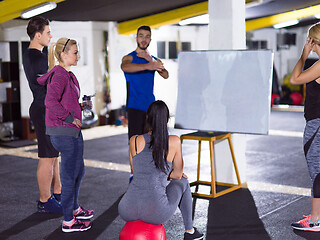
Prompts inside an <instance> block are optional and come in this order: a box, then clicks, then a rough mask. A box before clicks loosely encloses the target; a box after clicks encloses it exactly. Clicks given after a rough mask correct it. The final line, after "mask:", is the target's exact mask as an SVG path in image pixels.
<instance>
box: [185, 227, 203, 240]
mask: <svg viewBox="0 0 320 240" xmlns="http://www.w3.org/2000/svg"><path fill="white" fill-rule="evenodd" d="M203 238H204V235H203V234H202V233H199V232H198V230H197V228H195V227H194V233H193V234H190V233H187V232H185V233H184V238H183V239H184V240H191V239H196V240H200V239H203Z"/></svg>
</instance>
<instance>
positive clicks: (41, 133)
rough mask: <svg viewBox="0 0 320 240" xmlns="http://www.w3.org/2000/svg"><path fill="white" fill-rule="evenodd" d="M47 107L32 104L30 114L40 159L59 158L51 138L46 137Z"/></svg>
mask: <svg viewBox="0 0 320 240" xmlns="http://www.w3.org/2000/svg"><path fill="white" fill-rule="evenodd" d="M45 110H46V109H45V107H43V106H39V105H36V104H31V106H30V109H29V114H30V118H31V121H32V122H33V125H34V128H35V130H36V134H37V140H38V157H39V158H54V157H58V156H59V152H58V151H57V150H56V149H55V148H54V147H53V146H52V143H51V140H50V137H49V136H48V135H46V125H45Z"/></svg>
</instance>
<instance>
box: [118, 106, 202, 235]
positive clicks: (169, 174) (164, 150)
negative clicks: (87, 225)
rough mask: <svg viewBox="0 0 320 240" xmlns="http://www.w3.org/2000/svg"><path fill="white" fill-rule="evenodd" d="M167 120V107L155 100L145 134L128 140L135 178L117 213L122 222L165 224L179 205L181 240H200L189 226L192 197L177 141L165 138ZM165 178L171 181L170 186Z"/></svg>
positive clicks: (176, 137) (150, 110)
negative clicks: (182, 237) (182, 239)
mask: <svg viewBox="0 0 320 240" xmlns="http://www.w3.org/2000/svg"><path fill="white" fill-rule="evenodd" d="M168 120H169V109H168V107H167V105H166V104H165V103H164V102H163V101H155V102H153V103H152V104H151V105H150V106H149V108H148V111H147V119H146V124H147V129H148V133H146V134H144V135H135V136H132V137H131V138H130V147H129V159H130V165H131V168H132V171H133V174H134V177H133V180H132V182H131V183H130V184H129V188H128V190H127V192H126V193H125V195H124V196H123V198H122V199H121V201H120V203H119V214H120V216H121V217H122V218H123V219H124V220H125V221H136V220H141V221H144V222H146V223H151V224H156V225H157V224H163V223H165V222H166V221H168V220H169V219H170V218H171V217H172V216H173V214H174V213H175V211H176V209H177V207H178V206H179V208H180V211H181V213H182V217H183V222H184V226H185V230H186V231H185V233H184V239H203V237H204V236H203V234H201V233H199V232H198V230H197V229H196V228H195V227H193V223H192V196H191V191H190V186H189V182H188V180H187V176H186V175H185V174H184V173H183V159H182V152H181V142H180V138H179V137H178V136H174V135H170V136H169V135H168V127H167V123H168ZM167 179H170V180H171V181H170V183H169V184H167Z"/></svg>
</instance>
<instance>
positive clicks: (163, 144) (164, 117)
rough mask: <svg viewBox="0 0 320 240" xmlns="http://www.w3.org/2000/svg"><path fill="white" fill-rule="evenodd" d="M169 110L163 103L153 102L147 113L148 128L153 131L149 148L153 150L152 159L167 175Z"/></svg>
mask: <svg viewBox="0 0 320 240" xmlns="http://www.w3.org/2000/svg"><path fill="white" fill-rule="evenodd" d="M168 120H169V109H168V107H167V105H166V104H165V103H164V102H163V101H155V102H153V103H152V104H151V105H150V106H149V108H148V111H147V120H146V122H147V127H148V130H150V131H151V141H150V145H149V148H152V157H153V160H154V163H155V165H156V167H157V168H158V169H160V170H161V171H163V172H164V173H167V170H168V169H169V165H168V162H167V156H168V149H169V134H168V126H167V124H168Z"/></svg>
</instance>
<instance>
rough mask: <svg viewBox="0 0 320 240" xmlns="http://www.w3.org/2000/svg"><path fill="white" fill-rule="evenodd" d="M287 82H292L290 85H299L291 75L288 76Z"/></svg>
mask: <svg viewBox="0 0 320 240" xmlns="http://www.w3.org/2000/svg"><path fill="white" fill-rule="evenodd" d="M289 83H290V84H292V85H299V84H300V83H299V82H298V80H297V78H296V77H293V76H291V77H290V80H289Z"/></svg>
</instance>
